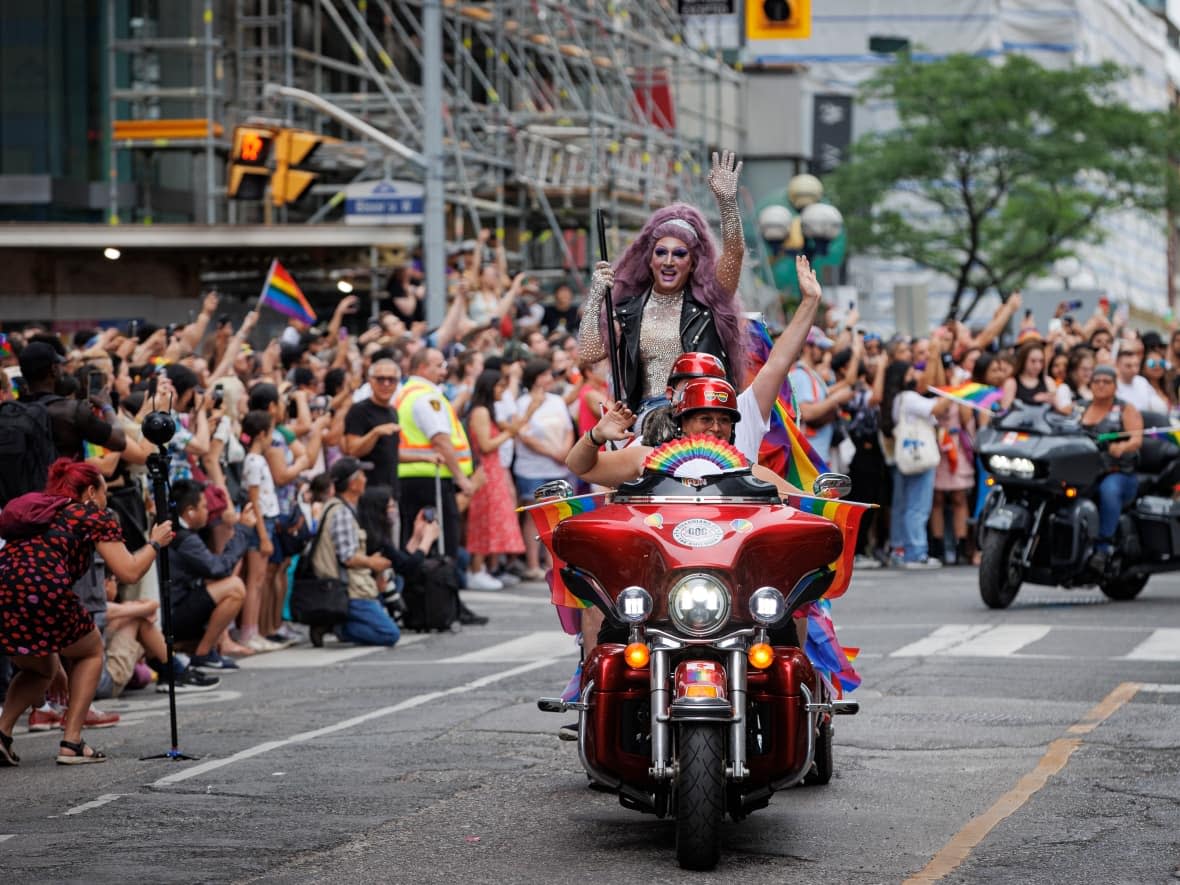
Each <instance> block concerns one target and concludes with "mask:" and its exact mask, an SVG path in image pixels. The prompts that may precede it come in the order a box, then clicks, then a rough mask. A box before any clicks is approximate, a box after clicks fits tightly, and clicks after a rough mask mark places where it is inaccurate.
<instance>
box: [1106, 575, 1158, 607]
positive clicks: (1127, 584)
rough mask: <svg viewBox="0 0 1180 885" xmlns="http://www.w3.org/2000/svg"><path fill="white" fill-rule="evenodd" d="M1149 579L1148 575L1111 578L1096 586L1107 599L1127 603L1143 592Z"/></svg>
mask: <svg viewBox="0 0 1180 885" xmlns="http://www.w3.org/2000/svg"><path fill="white" fill-rule="evenodd" d="M1149 577H1150V575H1134V576H1132V577H1127V578H1121V577H1120V578H1111V579H1110V580H1109V581H1105V582H1103V583H1102V584H1099V585H1098V586H1099V587H1100V588H1102V592H1103V594H1105V596H1106V598H1107V599H1113V600H1114V601H1115V602H1129V601H1130V600H1132V599H1134V598H1135V597H1136V596H1138V595H1139V594H1140V593H1142V592H1143V588H1144V587H1146V586H1147V579H1148V578H1149Z"/></svg>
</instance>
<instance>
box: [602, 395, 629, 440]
mask: <svg viewBox="0 0 1180 885" xmlns="http://www.w3.org/2000/svg"><path fill="white" fill-rule="evenodd" d="M634 423H635V413H634V412H632V411H631V410H630V409H629V408H627V404H626V403H624V402H617V403H615V404H614V405H612V406H611V407H610V408H609V409H607V411H606V412H605V413H604V414H603V416H602V418H600V419H599V421H598V424H596V425H595V427H594V435H595V437H598V438H601V439H605V440H623V439H630V438H631V437H633V436H634V435H635V434H634V433H633V432H632V431H631V429H630V428H631V425H632V424H634Z"/></svg>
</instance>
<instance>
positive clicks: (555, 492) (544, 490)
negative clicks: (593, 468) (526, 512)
mask: <svg viewBox="0 0 1180 885" xmlns="http://www.w3.org/2000/svg"><path fill="white" fill-rule="evenodd" d="M573 493H574V487H573V486H572V485H570V484H569V483H568V482H567V481H566V480H564V479H554V480H550V481H549V482H547V483H544V484H542V485H540V486H537V490H536V491H535V492H533V500H534V501H544V500H546V499H548V498H568V497H570V496H571V495H573Z"/></svg>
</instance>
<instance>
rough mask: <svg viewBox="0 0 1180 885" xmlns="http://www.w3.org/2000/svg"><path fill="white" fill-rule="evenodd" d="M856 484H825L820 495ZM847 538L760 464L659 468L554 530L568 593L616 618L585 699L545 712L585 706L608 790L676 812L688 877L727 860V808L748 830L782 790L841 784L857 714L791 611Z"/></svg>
mask: <svg viewBox="0 0 1180 885" xmlns="http://www.w3.org/2000/svg"><path fill="white" fill-rule="evenodd" d="M847 484H848V480H847V478H845V477H842V476H838V475H835V474H825V475H823V476H821V477H820V479H819V480H817V482H816V488H815V493H816V494H817V495H819V496H825V497H835V496H838V495H840V494H841V493H846V492H847ZM566 488H568V486H566ZM554 491H555V489H554V488H553V486H552V484H551V485H550V486H549V487H547V488H545V489H542V490H540V491H539V492H538V496H540V495H542V494H546V495H552V494H554ZM566 494H568V493H566ZM842 543H843V542H842V537H841V533H840V530H839V529H838V528H837V527H836V526H835V525H834V524H833V523H832V522H831V521H829V520H827V519H824V518H822V517H819V516H812V515H810V514H806V513H802V512H800V511H798V510H795V509H793V508H791V507H788V506H786V505H784V504H783V503H781V500H780V498H779V494H778V491H777V490H776V489H775V488H774V487H773V486H771V485H769V484H767V483H764V482H762V481H760V480H758V479H756V478H754V477H752V476H751V475H750V471H749V469H748V468H747V469H738V470H728V471H725V472H723V473H720V474H715V475H712V476H705V477H684V478H679V479H678V478H675V477H673V476H670V475H667V474H663V473H650V472H649V473H648V474H647V475H645V476H643V477H642V478H640V479H639V480H636V481H634V482H631V483H626V484H624V485H622V486H620V487H619V489H618V490H617V492H616V493H615V494H614V497H613V499H612V501H611V503H609V504H607V505H605V506H603V507H600V508H598V509H595V510H592V511H591V512H588V513H583V514H581V515H577V516H573V517H570V518H568V519H565V520H563V521H561V522H560V523H558V524H557V526H556V528H555V529H554V533H553V538H552V544H553V551H554V553H555V555H556V557H557V558H558V559H560V560H562V561H564V567H563V568H562V569H561V577H562V579H563V580H564V582H565V585H566V587H567V588H569V590H570V591H571V592H573V593H574V594H575V595H576V596H578V597H580V598H582V599H584V600H588V601H592V602H593V603H594V604H595V605H596V606H597V607H598V608H599V609H601V610H602V611H603V613H604V614H605V616H606V622H605V626H604V629H603V632H602V633H601V634H600V636H599V644H598V645H597V647H595V648H594V649H593V651H592V652H591V653H590V654H589V656H588V657H587V659H586V660H585V662H584V664H583V668H582V683H581V693H580V696H579V697H578V699H577V700H576V701H573V702H567V701H563V700H561V699H560V698H542V699H540V700H539V701H538V706H539V707H540V708H541V709H542V710H546V711H550V712H564V711H566V710H577V711H578V753H579V756H580V757H581V762H582V765H583V767H584V768H585V769H586V774H587V775H588V776H589V778H590V780H591V781H592V782H593V783H594V784H596V785H597V786H598V787H600V788H604V789H606V790H610V791H613V792H615V793H617V794H618V796H619V801H620V803H621V804H622V805H623V806H624V807H626V808H631V809H634V810H636V811H641V812H647V813H652V814H655V815H657V816H659V817H661V818H663V817H673V818H675V821H676V857H677V860H678V862H679V863H680V866H682V867H685V868H688V869H711V868H712V867H713V866H715V865H716V863H717V861H718V860H719V858H720V854H721V822H722V819H723V817H724V816H725V815H726V814H728V815H729V817H730V818H732V819H733V820H735V821H738V820H742V819H743V818H745V817H746V816H747V815H748V814H749V813H750V812H752V811H755V810H757V809H759V808H765V807H766V806H767V804H769V801H770V797H771V795H773V794H774V793H776V792H778V791H780V790H785V789H787V788H788V787H792V786H795V785H796V784H799V783H801V782H802V783H814V784H825V783H827V782H828V781H829V780H830V779H831V776H832V770H833V760H832V733H833V729H832V716H833V714H853V713H856V712H857V710H858V704H857V703H856V702H855V701H843V700H835V699H834V698H833V696H832V694H831V690H830V688H829V686H828V684H827V682H826V681H825V680H824V679H823V678H822V677H821V676H820V675H819V674H818V673H817V672H816V671H815V669H813V667H812V665H811V662H810V661H809V660H808V658H807V656H806V655H805V654H804V653H803V652H802V651H801V649H800V648H799V642H798V638H797V634H796V630H795V627H794V624H793V618H792V617H791V616H792V613H793V612H795V611H797V610H798V609H800V608H801V607H803V606H804V605H806V604H807V603H809V602H812V601H815V600H817V599H819V598H820V597H821V596H822V595H823V593H824V591H825V590H827V588H828V587H829V585H830V584H831V582H832V577H833V573H832V571H831V570H830V569H829V568H828V564H829V563H831V562H833V561H834V560H836V559H837V558H838V556H839V555H840V551H841V547H842ZM591 641H592V640H591V639H590V638H587V645H589V643H590V642H591Z"/></svg>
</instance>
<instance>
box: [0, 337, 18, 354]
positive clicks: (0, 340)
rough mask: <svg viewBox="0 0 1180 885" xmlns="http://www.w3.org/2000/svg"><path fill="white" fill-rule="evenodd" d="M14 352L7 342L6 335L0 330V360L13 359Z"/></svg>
mask: <svg viewBox="0 0 1180 885" xmlns="http://www.w3.org/2000/svg"><path fill="white" fill-rule="evenodd" d="M15 357H16V354H15V353H13V352H12V345H11V344H9V343H8V336H7V335H5V334H4V333H3V332H0V360H10V359H14V358H15Z"/></svg>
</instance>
